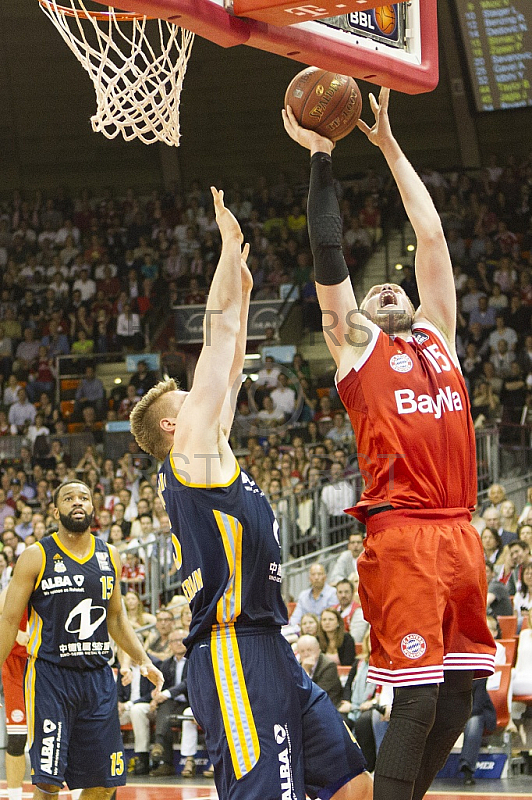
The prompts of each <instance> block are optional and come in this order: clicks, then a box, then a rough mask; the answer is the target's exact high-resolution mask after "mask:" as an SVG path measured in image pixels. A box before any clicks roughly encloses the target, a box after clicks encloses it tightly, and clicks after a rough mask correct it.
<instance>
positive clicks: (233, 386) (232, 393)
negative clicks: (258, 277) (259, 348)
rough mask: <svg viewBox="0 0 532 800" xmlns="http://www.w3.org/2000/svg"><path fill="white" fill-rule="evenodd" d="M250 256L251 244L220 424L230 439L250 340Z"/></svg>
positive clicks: (245, 253) (243, 267) (244, 263)
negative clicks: (238, 325)
mask: <svg viewBox="0 0 532 800" xmlns="http://www.w3.org/2000/svg"><path fill="white" fill-rule="evenodd" d="M248 255H249V244H245V245H244V249H243V250H242V256H241V260H240V270H241V271H240V274H241V277H242V302H241V305H240V330H239V331H238V336H237V339H236V347H235V354H234V358H233V363H232V365H231V371H230V373H229V387H228V391H227V394H226V397H225V402H224V406H223V409H222V414H221V419H220V424H221V428H222V432H223V434H224V436H225V437H226V438H229V434H230V432H231V427H232V425H233V419H234V416H235V409H236V401H237V396H238V392H239V390H240V386H241V383H242V371H243V369H244V359H245V357H246V343H247V338H248V316H249V303H250V299H251V290H252V289H253V277H252V275H251V272H250V271H249V268H248V265H247V259H248Z"/></svg>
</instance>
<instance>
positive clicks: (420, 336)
mask: <svg viewBox="0 0 532 800" xmlns="http://www.w3.org/2000/svg"><path fill="white" fill-rule="evenodd" d="M413 336H414V339H415V340H416V342H417V343H418V344H423V343H424V342H426V341H427V339H428V338H429V335H428V333H423V331H415V332H414V333H413Z"/></svg>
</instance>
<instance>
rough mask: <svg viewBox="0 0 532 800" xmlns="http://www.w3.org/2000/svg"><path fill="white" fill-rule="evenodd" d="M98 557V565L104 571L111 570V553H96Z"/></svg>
mask: <svg viewBox="0 0 532 800" xmlns="http://www.w3.org/2000/svg"><path fill="white" fill-rule="evenodd" d="M96 558H97V559H98V565H99V567H100V569H101V570H102V572H105V570H110V569H111V567H110V566H109V554H108V553H96Z"/></svg>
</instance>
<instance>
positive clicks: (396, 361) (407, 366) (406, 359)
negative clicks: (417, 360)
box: [390, 353, 414, 372]
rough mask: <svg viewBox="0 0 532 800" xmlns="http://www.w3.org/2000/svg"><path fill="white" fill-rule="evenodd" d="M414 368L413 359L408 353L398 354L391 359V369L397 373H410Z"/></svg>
mask: <svg viewBox="0 0 532 800" xmlns="http://www.w3.org/2000/svg"><path fill="white" fill-rule="evenodd" d="M413 366H414V364H413V362H412V359H411V358H410V356H407V354H406V353H396V355H394V356H392V357H391V358H390V367H391V368H392V369H393V370H395V372H410V370H411V369H412V367H413Z"/></svg>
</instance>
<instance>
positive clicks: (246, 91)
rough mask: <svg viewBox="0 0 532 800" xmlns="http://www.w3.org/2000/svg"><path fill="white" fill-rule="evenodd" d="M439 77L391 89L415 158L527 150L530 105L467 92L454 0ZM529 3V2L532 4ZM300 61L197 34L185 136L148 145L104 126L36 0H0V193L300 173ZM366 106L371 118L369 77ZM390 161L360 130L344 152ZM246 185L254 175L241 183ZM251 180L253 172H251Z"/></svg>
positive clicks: (82, 76)
mask: <svg viewBox="0 0 532 800" xmlns="http://www.w3.org/2000/svg"><path fill="white" fill-rule="evenodd" d="M438 6H439V26H440V82H439V85H438V87H437V89H436V90H435V91H433V92H431V93H429V94H422V95H418V96H407V95H402V94H394V95H393V97H392V101H391V117H392V123H393V128H394V132H395V134H396V136H397V137H398V139H399V141H400V142H401V145H402V146H403V148H404V149H405V151H406V152H407V154H408V156H409V157H410V158H411V159H412V161H413V163H414V164H415V166H416V167H418V168H419V167H422V166H425V165H430V166H435V167H438V168H440V169H441V168H451V167H453V166H467V167H476V166H478V165H479V164H480V163H481V162H482V161H483V160H485V159H486V157H487V156H488V155H489V153H491V152H496V153H498V154H499V157H500V160H501V163H504V161H505V154H506V153H510V152H511V153H515V154H516V155H519V153H523V154H524V153H525V152H528V150H529V149H530V146H531V139H530V131H531V130H532V109H519V110H515V111H499V112H488V113H484V114H477V113H475V112H473V110H472V109H473V104H472V101H471V99H470V96H469V87H468V78H467V74H466V67H465V61H464V58H463V53H462V51H461V42H460V35H459V31H458V28H457V25H456V20H455V18H454V16H453V15H454V3H453V0H439V3H438ZM531 13H532V11H531ZM299 68H300V67H299V65H298V63H297V62H293V61H289V60H288V59H283V58H280V57H278V56H274V55H270V54H268V53H262V52H260V51H257V50H253V49H251V48H249V47H237V48H233V49H229V50H223V49H222V48H219V47H217V46H215V45H213V44H211V43H210V42H207V41H205V40H204V39H201V38H199V37H196V43H195V45H194V49H193V53H192V58H191V62H190V65H189V69H188V72H187V75H186V78H185V85H184V91H183V95H182V103H181V107H182V134H183V135H182V145H181V147H180V148H178V149H176V148H170V147H167V146H166V145H158V144H156V145H151V146H149V147H148V146H146V145H143V144H141V143H137V142H130V143H127V142H124V141H123V140H122V138H121V137H120V138H117V139H115V140H114V141H108V140H107V139H105V138H104V136H102V135H101V134H95V133H93V132H92V130H91V127H90V122H89V118H90V116H91V114H92V113H93V112H94V109H95V98H94V92H93V88H92V83H91V82H90V79H89V77H88V75H87V74H86V73H85V71H84V70H83V68H82V67H81V65H80V64H79V63H78V62H77V61H76V59H75V58H74V56H73V55H72V53H71V52H70V51H69V50H68V48H67V47H66V45H65V44H64V42H63V41H62V39H61V38H60V36H59V34H58V33H57V31H56V30H55V28H54V27H53V26H52V25H51V23H50V22H49V20H47V19H46V18H45V16H44V14H43V13H42V12H41V11H40V8H39V5H38V2H37V0H2V3H1V4H0V107H1V113H0V174H1V176H2V180H1V184H0V197H2V196H3V197H7V196H9V194H10V193H11V192H12V191H13V190H14V189H22V190H31V189H37V188H38V189H43V190H47V191H48V190H53V189H54V188H56V187H59V186H65V187H66V188H68V189H70V190H74V191H75V190H76V189H78V188H81V187H83V186H89V187H94V188H95V189H97V188H98V187H102V186H111V187H113V188H115V189H122V188H124V187H126V186H133V187H135V188H137V189H139V190H141V191H142V190H143V189H149V188H151V187H155V186H160V185H161V183H166V184H170V183H172V182H173V181H175V180H177V181H178V182H182V183H183V184H184V185H188V184H189V183H190V181H192V180H193V179H196V178H197V179H199V180H200V181H201V182H202V183H203V184H204V183H206V182H208V183H218V184H219V185H221V186H223V185H225V186H229V185H232V183H233V182H234V181H246V179H247V180H249V179H250V178H251V179H253V178H254V177H256V176H257V175H259V174H265V175H268V176H269V177H270V179H271V178H273V177H277V175H278V173H279V172H280V171H285V172H287V174H288V175H295V174H296V173H297V172H298V171H299V169H300V168H301V167H305V165H306V156H305V154H304V152H303V151H301V149H300V148H298V147H296V146H295V145H294V144H293V143H292V142H290V141H289V139H288V137H287V136H286V134H285V133H284V130H283V128H282V125H281V118H280V113H279V110H280V108H281V105H282V100H283V96H284V90H285V88H286V85H287V84H288V82H289V81H290V80H291V78H292V77H293V75H294V74H295V73H296V72H297V71H298V70H299ZM361 88H362V89H363V92H364V96H365V107H364V112H363V114H364V116H365V118H366V119H368V120H369V119H370V118H371V115H370V113H369V106H368V103H367V93H368V91H369V90H370V88H371V87H370V86H369V85H368V84H363V83H361ZM379 165H380V166H381V167H384V165H383V162H382V157H381V156H380V154H379V153H378V152H377V150H376V149H373V148H371V147H369V145H368V143H367V141H366V139H365V137H363V136H362V135H361V134H357V133H356V132H355V134H353V135H352V136H350V137H348V139H346V140H345V141H343V142H341V143H340V144H339V145H338V147H337V151H336V155H335V168H336V172H337V175H338V176H341V177H345V176H348V175H352V174H356V172H357V170H359V169H361V168H364V169H366V168H367V167H368V166H377V167H378V166H379ZM244 185H245V184H244ZM248 185H249V184H248Z"/></svg>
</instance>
